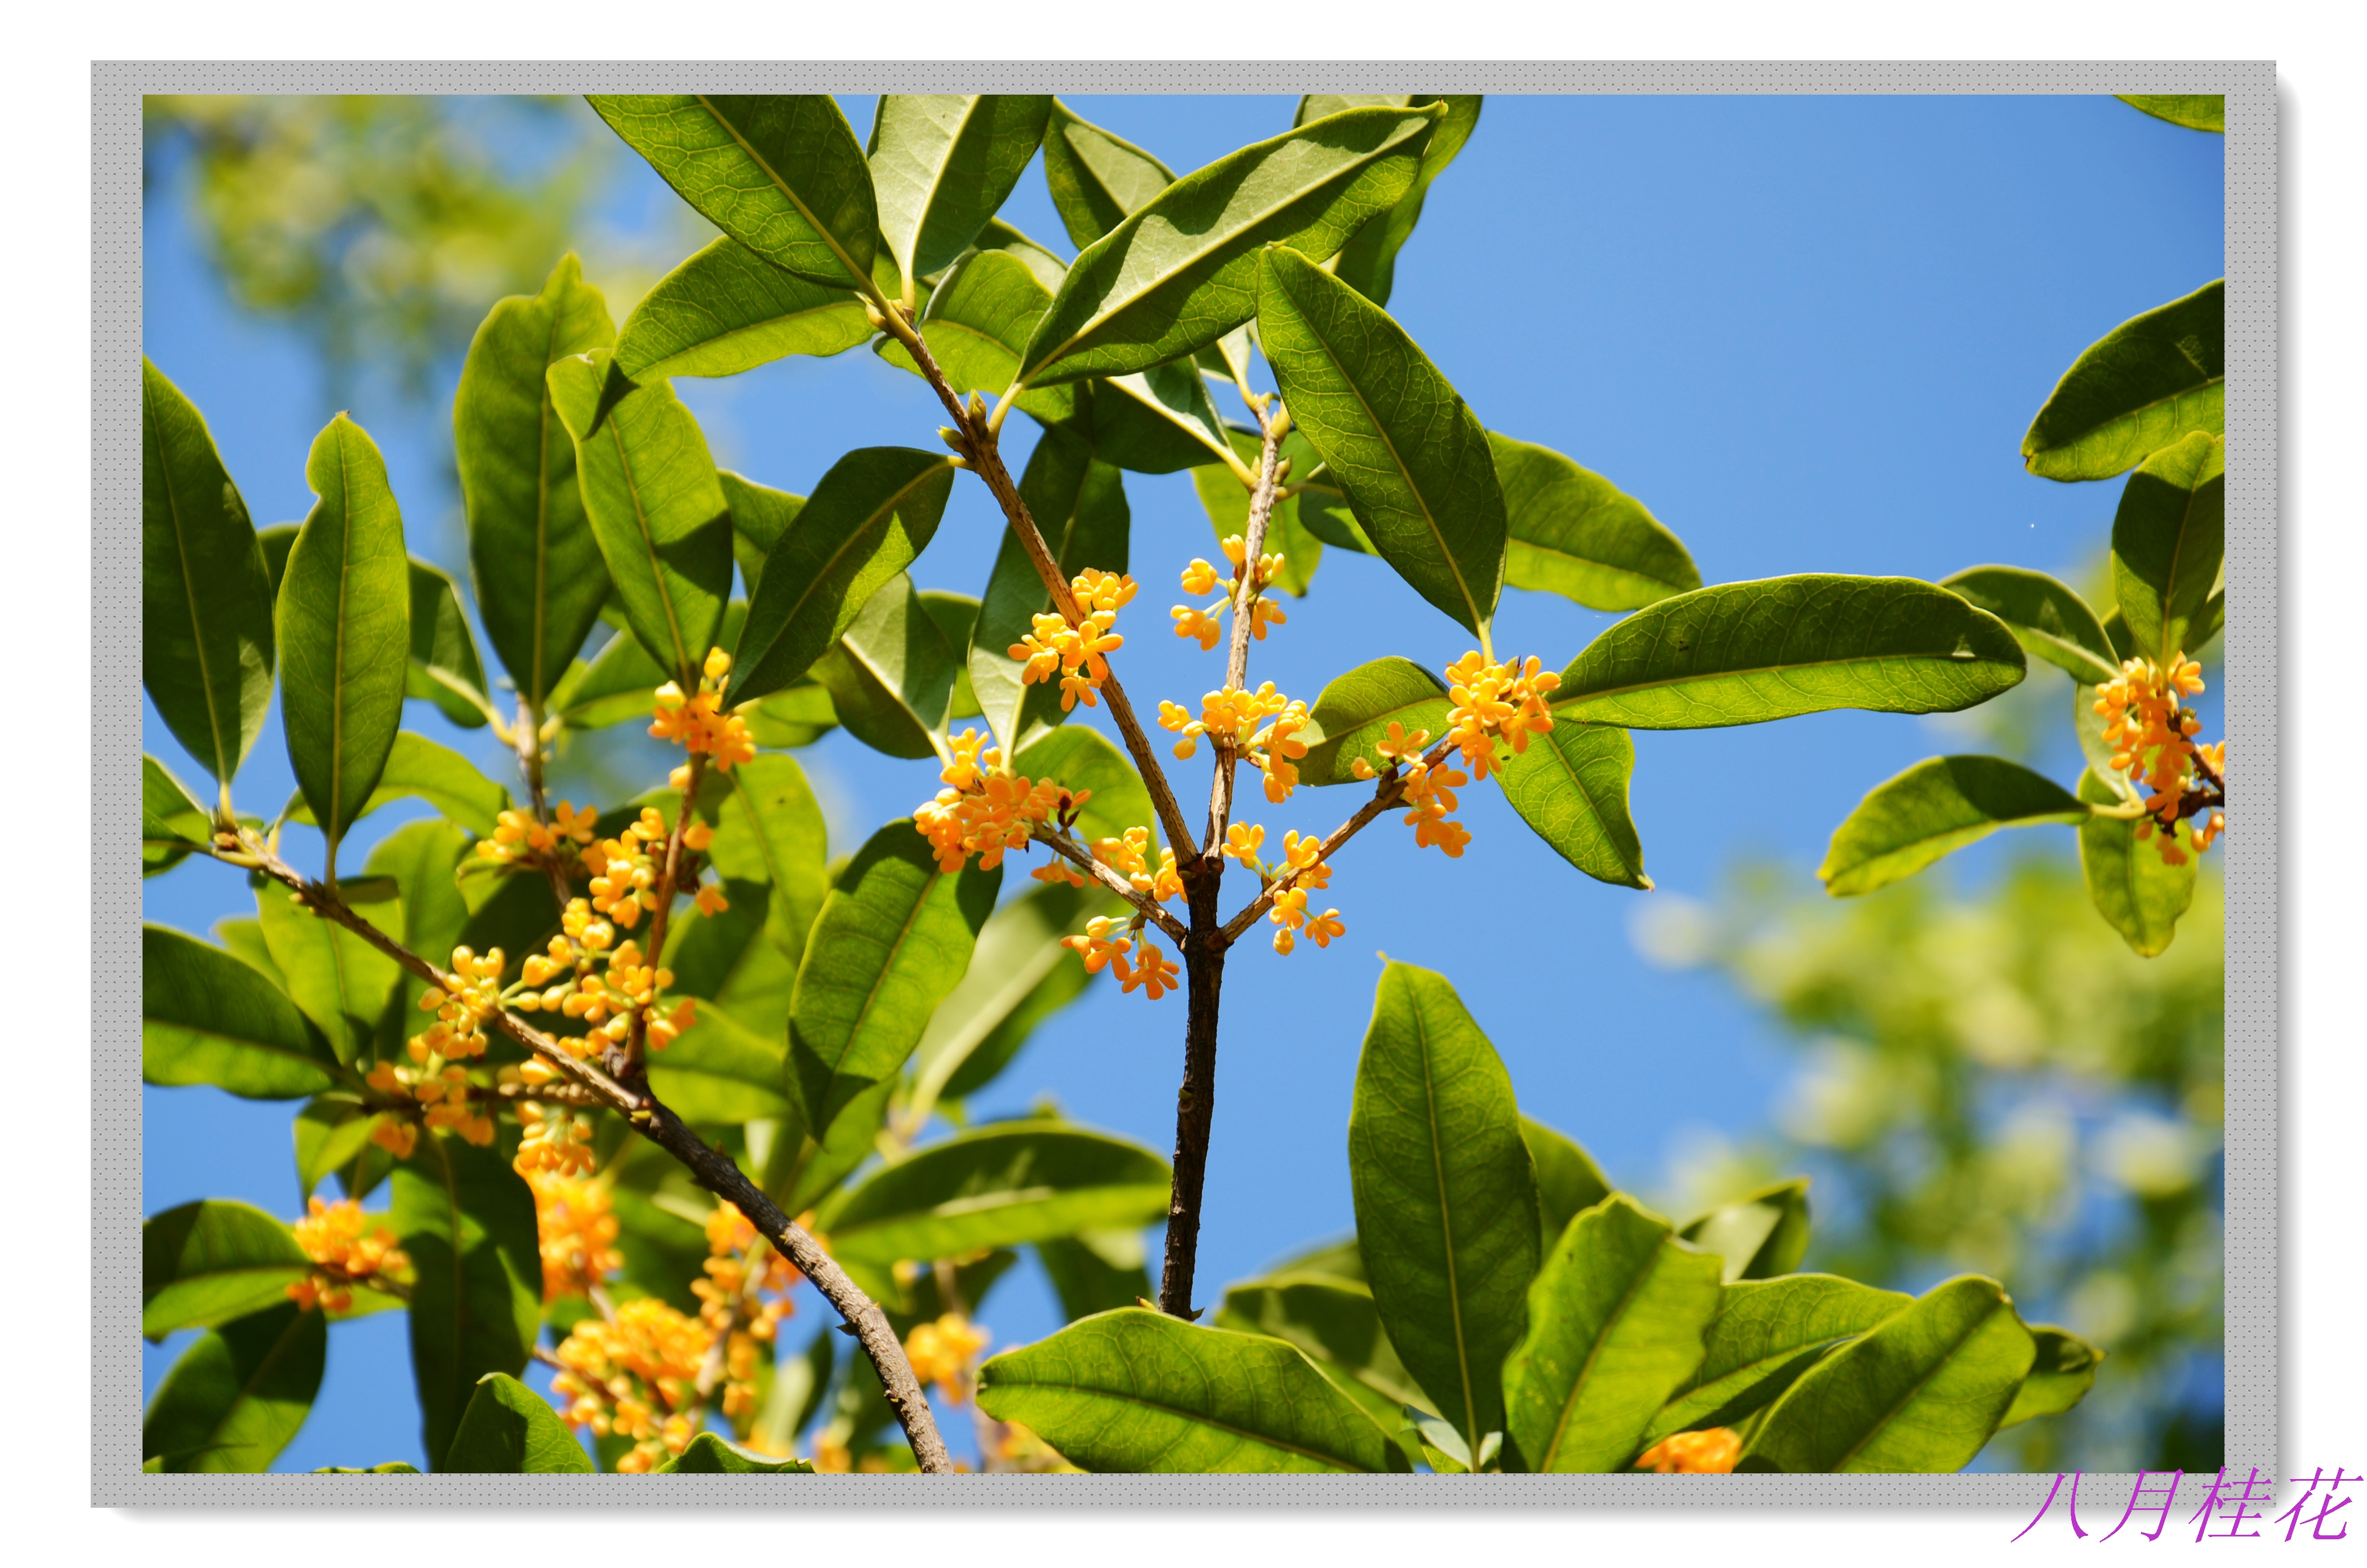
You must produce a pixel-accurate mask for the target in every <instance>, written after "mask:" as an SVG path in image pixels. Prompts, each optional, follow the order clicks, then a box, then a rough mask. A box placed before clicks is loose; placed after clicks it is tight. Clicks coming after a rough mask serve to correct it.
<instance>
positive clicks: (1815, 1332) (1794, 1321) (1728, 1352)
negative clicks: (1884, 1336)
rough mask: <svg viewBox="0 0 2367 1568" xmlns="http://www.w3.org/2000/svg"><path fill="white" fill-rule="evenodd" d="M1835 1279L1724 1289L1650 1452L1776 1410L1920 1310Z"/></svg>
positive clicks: (1904, 1299) (1657, 1424)
mask: <svg viewBox="0 0 2367 1568" xmlns="http://www.w3.org/2000/svg"><path fill="white" fill-rule="evenodd" d="M1914 1302H1915V1298H1914V1297H1912V1296H1909V1295H1905V1294H1903V1293H1901V1292H1897V1291H1877V1290H1875V1289H1874V1288H1873V1287H1872V1286H1870V1285H1861V1284H1859V1283H1858V1282H1857V1281H1856V1280H1842V1279H1837V1278H1835V1277H1834V1276H1832V1275H1830V1274H1791V1275H1786V1276H1784V1278H1783V1279H1780V1280H1739V1281H1737V1282H1736V1283H1734V1284H1730V1285H1728V1286H1727V1287H1726V1290H1725V1292H1724V1294H1723V1296H1722V1297H1721V1298H1720V1304H1719V1306H1718V1309H1717V1316H1716V1318H1715V1319H1713V1320H1712V1321H1711V1323H1710V1325H1709V1334H1708V1350H1707V1352H1706V1353H1705V1354H1704V1356H1703V1357H1702V1361H1701V1365H1700V1366H1699V1367H1698V1368H1697V1369H1695V1370H1694V1371H1693V1375H1692V1376H1691V1377H1689V1378H1687V1379H1686V1380H1685V1382H1684V1383H1683V1384H1682V1386H1681V1387H1680V1388H1678V1390H1677V1391H1676V1393H1673V1394H1671V1395H1670V1398H1669V1402H1668V1403H1667V1404H1665V1405H1663V1406H1661V1408H1660V1410H1659V1414H1658V1415H1656V1416H1653V1418H1652V1424H1651V1426H1650V1427H1649V1428H1648V1429H1647V1430H1646V1431H1645V1433H1644V1435H1643V1437H1642V1438H1640V1439H1639V1440H1638V1442H1637V1447H1638V1448H1648V1447H1650V1446H1651V1445H1652V1444H1654V1443H1657V1442H1659V1440H1660V1439H1661V1438H1666V1437H1670V1436H1671V1435H1673V1434H1675V1433H1678V1432H1697V1431H1704V1430H1706V1429H1708V1428H1710V1427H1732V1426H1733V1425H1735V1424H1736V1423H1737V1422H1738V1421H1740V1420H1742V1419H1743V1417H1745V1416H1750V1415H1751V1414H1752V1413H1753V1412H1755V1411H1758V1410H1761V1409H1764V1408H1765V1407H1766V1406H1767V1405H1769V1404H1772V1403H1773V1402H1774V1400H1775V1399H1776V1398H1777V1397H1778V1396H1779V1395H1781V1394H1782V1393H1784V1390H1785V1389H1788V1388H1790V1387H1791V1386H1792V1384H1793V1383H1794V1382H1795V1381H1797V1380H1798V1378H1799V1376H1800V1374H1801V1373H1803V1372H1805V1371H1807V1370H1808V1369H1809V1368H1810V1367H1812V1366H1814V1365H1816V1364H1817V1362H1818V1360H1819V1359H1822V1358H1823V1357H1824V1356H1826V1355H1828V1354H1829V1353H1830V1351H1831V1350H1832V1348H1833V1347H1834V1346H1836V1345H1838V1344H1840V1342H1841V1341H1843V1340H1845V1339H1850V1338H1852V1337H1856V1336H1857V1335H1860V1334H1863V1333H1865V1332H1866V1331H1867V1330H1869V1329H1872V1328H1874V1327H1876V1326H1877V1325H1881V1324H1882V1323H1884V1322H1886V1321H1887V1320H1888V1319H1890V1318H1891V1317H1893V1316H1895V1315H1897V1314H1898V1313H1900V1312H1903V1311H1905V1310H1906V1309H1907V1308H1908V1307H1909V1306H1912V1305H1913V1304H1914Z"/></svg>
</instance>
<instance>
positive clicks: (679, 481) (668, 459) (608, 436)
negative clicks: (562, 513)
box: [549, 349, 731, 692]
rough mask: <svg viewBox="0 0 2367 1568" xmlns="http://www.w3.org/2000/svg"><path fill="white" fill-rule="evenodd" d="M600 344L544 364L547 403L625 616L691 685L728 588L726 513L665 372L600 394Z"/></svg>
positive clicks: (603, 375) (662, 662) (604, 358)
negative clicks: (620, 391) (571, 457)
mask: <svg viewBox="0 0 2367 1568" xmlns="http://www.w3.org/2000/svg"><path fill="white" fill-rule="evenodd" d="M607 372H608V353H607V351H606V350H605V349H595V350H593V351H592V352H591V353H589V354H583V355H576V356H574V357H573V358H570V359H562V360H560V361H559V362H557V363H556V364H554V365H552V366H551V367H550V374H549V381H550V400H551V406H552V407H553V408H554V409H555V410H557V412H558V413H559V417H560V420H561V423H564V424H565V425H566V427H567V434H569V435H570V436H572V438H573V439H574V442H575V462H576V479H577V481H578V482H579V483H580V484H581V485H582V486H583V509H584V512H585V513H586V514H587V515H588V516H589V517H590V518H591V520H592V537H593V538H594V539H595V540H596V541H597V542H598V544H599V547H600V556H601V558H602V559H603V560H605V561H606V562H607V563H608V577H609V580H610V581H612V582H614V583H615V584H616V589H617V597H618V598H619V599H620V600H621V601H622V602H623V605H624V612H625V623H626V625H627V626H630V627H631V628H632V632H633V635H634V636H635V637H640V639H641V644H642V646H643V647H645V648H647V649H649V650H650V654H651V657H652V658H654V659H655V660H657V661H658V664H659V666H660V667H661V668H663V670H664V671H666V672H667V673H668V674H669V675H670V676H672V677H673V678H674V680H676V681H678V682H681V683H682V688H683V690H684V691H685V692H687V691H691V690H693V689H694V688H695V687H696V685H697V680H698V668H699V665H700V663H701V661H703V660H705V659H706V658H707V650H708V649H709V648H710V647H712V646H714V643H715V636H716V630H717V628H718V626H720V624H721V623H722V619H723V604H724V601H725V600H727V599H729V598H730V597H731V518H730V508H729V507H727V506H726V505H725V503H724V500H723V487H722V485H721V484H720V483H719V481H718V480H717V479H716V477H715V463H714V460H713V459H712V458H711V457H708V452H707V437H706V436H704V435H703V434H700V433H699V429H698V421H697V420H696V419H695V418H693V417H692V416H691V412H690V410H689V409H687V408H685V407H684V406H683V401H682V400H681V399H680V398H678V397H676V396H674V388H673V387H672V386H670V385H669V384H667V383H665V382H663V381H658V382H652V383H651V384H650V385H647V386H643V387H640V388H637V389H634V390H632V391H630V392H629V393H627V394H626V395H625V396H624V397H622V398H621V399H618V400H617V401H616V402H615V403H614V404H613V405H610V406H606V407H604V406H603V400H602V397H601V388H602V385H603V384H604V383H605V382H606V379H607Z"/></svg>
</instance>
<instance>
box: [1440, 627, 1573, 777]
mask: <svg viewBox="0 0 2367 1568" xmlns="http://www.w3.org/2000/svg"><path fill="white" fill-rule="evenodd" d="M1446 679H1447V695H1448V696H1449V697H1451V698H1453V699H1454V703H1455V706H1454V708H1453V710H1452V711H1451V712H1450V713H1449V714H1448V716H1447V729H1446V735H1447V739H1450V740H1452V741H1453V742H1454V743H1455V750H1458V751H1460V752H1462V753H1463V761H1464V762H1465V763H1466V764H1467V766H1469V768H1470V769H1471V773H1472V776H1473V777H1475V778H1482V779H1484V778H1486V777H1487V776H1488V774H1489V773H1490V772H1491V771H1493V770H1495V769H1497V768H1500V767H1501V766H1502V763H1501V761H1500V760H1499V759H1498V757H1497V755H1496V747H1497V744H1498V742H1500V741H1501V742H1503V743H1506V744H1508V745H1510V746H1511V747H1512V754H1513V755H1514V756H1519V755H1520V754H1521V753H1523V752H1524V751H1526V750H1528V749H1529V738H1530V737H1531V736H1533V735H1543V734H1545V733H1546V731H1548V730H1550V729H1551V728H1553V715H1552V714H1550V713H1548V712H1547V711H1546V697H1547V696H1548V695H1549V694H1552V693H1553V692H1554V691H1555V690H1557V688H1559V686H1560V685H1561V677H1560V676H1559V675H1557V674H1555V673H1554V672H1553V671H1550V670H1547V669H1546V668H1545V666H1544V664H1543V663H1542V661H1540V660H1536V659H1535V658H1531V659H1530V660H1527V661H1526V662H1525V663H1518V662H1514V663H1499V662H1495V661H1492V660H1489V659H1488V658H1486V657H1485V656H1484V655H1482V654H1481V653H1480V652H1479V650H1478V649H1472V650H1471V651H1470V652H1469V653H1467V654H1465V655H1464V656H1463V657H1462V658H1461V659H1458V660H1455V662H1454V663H1452V664H1450V665H1448V666H1447V667H1446Z"/></svg>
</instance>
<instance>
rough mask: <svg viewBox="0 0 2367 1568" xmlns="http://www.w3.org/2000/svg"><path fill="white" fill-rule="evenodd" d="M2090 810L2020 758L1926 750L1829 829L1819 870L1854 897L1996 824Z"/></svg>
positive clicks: (1831, 888)
mask: <svg viewBox="0 0 2367 1568" xmlns="http://www.w3.org/2000/svg"><path fill="white" fill-rule="evenodd" d="M2088 817H2089V811H2088V807H2086V806H2085V805H2084V804H2082V803H2081V801H2080V800H2079V798H2078V796H2077V795H2073V794H2072V793H2071V792H2070V791H2069V790H2067V789H2065V788H2064V787H2063V786H2062V785H2061V784H2056V782H2055V781H2054V780H2053V779H2050V778H2048V777H2046V776H2045V775H2044V773H2033V772H2032V771H2031V770H2030V769H2028V768H2025V767H2023V766H2022V764H2021V763H2020V762H2010V761H2006V760H2005V759H2004V758H2003V757H1932V758H1929V759H1927V760H1925V761H1920V762H1918V763H1916V764H1915V765H1914V766H1913V767H1911V768H1909V769H1908V770H1907V771H1906V772H1905V773H1900V774H1899V775H1898V776H1897V777H1896V778H1891V779H1886V780H1884V781H1883V782H1882V783H1880V784H1876V785H1874V788H1873V789H1871V790H1869V791H1867V792H1866V796H1865V798H1864V799H1863V800H1862V801H1860V802H1858V805H1857V809H1856V810H1854V811H1852V812H1851V813H1850V814H1849V816H1848V818H1845V819H1844V820H1843V821H1842V823H1841V825H1840V827H1838V828H1836V829H1833V841H1832V844H1831V847H1830V848H1829V849H1828V850H1827V851H1826V852H1825V863H1824V864H1822V865H1820V866H1818V868H1817V875H1818V877H1820V878H1822V879H1823V881H1824V884H1825V891H1826V892H1828V893H1829V894H1831V895H1832V896H1833V897H1836V898H1848V897H1855V896H1856V895H1858V894H1861V893H1871V892H1873V891H1874V889H1875V888H1877V887H1887V886H1890V885H1891V884H1892V883H1894V882H1897V881H1898V880H1899V879H1900V878H1902V877H1908V876H1912V875H1914V874H1916V873H1917V872H1919V871H1921V870H1922V869H1923V868H1924V867H1925V866H1928V865H1930V864H1931V863H1932V862H1934V861H1936V860H1938V859H1940V858H1941V857H1942V855H1947V854H1952V853H1954V852H1955V851H1957V850H1960V849H1963V848H1964V847H1965V845H1966V844H1971V843H1976V842H1978V841H1979V840H1983V839H1986V838H1988V836H1989V835H1990V834H1991V833H1994V832H1996V831H1997V830H1998V829H2000V828H2028V827H2033V826H2035V825H2037V824H2039V823H2042V822H2067V823H2079V822H2084V821H2086V820H2087V819H2088Z"/></svg>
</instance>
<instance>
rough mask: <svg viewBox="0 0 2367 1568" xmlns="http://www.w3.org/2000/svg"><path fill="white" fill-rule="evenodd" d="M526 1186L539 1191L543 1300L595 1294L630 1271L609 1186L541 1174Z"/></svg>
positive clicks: (537, 1216)
mask: <svg viewBox="0 0 2367 1568" xmlns="http://www.w3.org/2000/svg"><path fill="white" fill-rule="evenodd" d="M526 1184H527V1186H528V1187H530V1188H532V1189H533V1190H534V1222H535V1231H536V1234H537V1235H538V1236H539V1237H540V1238H541V1243H542V1299H543V1300H544V1301H546V1302H555V1301H558V1300H559V1299H560V1298H561V1297H562V1296H586V1295H590V1294H591V1293H592V1287H593V1286H595V1285H597V1284H599V1283H600V1282H601V1281H602V1280H606V1278H607V1277H608V1276H609V1275H611V1274H613V1273H615V1272H616V1271H617V1269H622V1268H623V1267H624V1266H625V1255H624V1254H623V1253H621V1252H619V1251H617V1216H616V1213H615V1212H614V1211H613V1210H611V1209H610V1207H609V1204H608V1189H607V1186H606V1184H605V1183H603V1182H598V1181H586V1180H584V1179H582V1178H580V1177H573V1176H562V1175H560V1174H559V1173H557V1172H556V1171H547V1170H537V1171H532V1172H530V1173H528V1174H527V1179H526Z"/></svg>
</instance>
